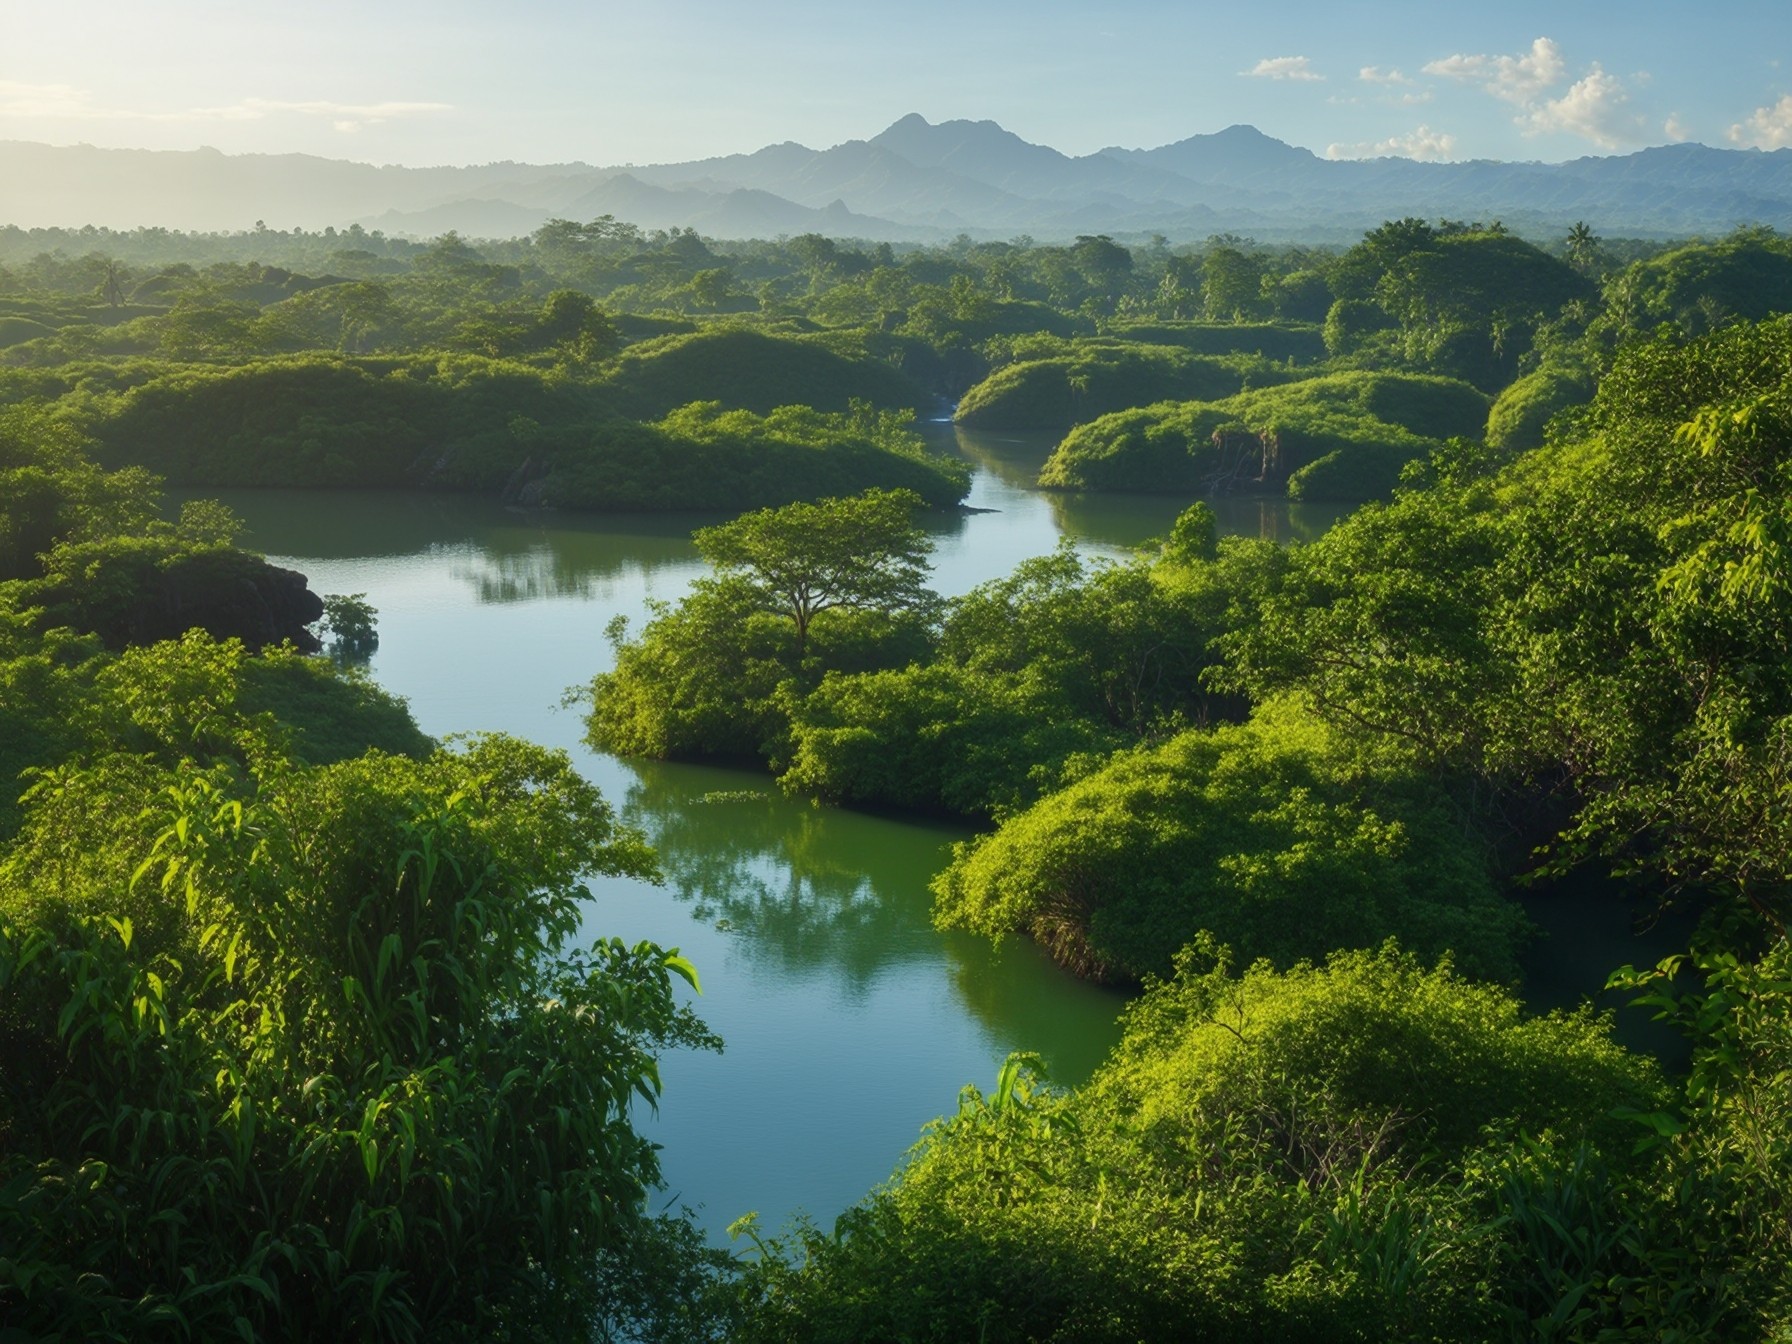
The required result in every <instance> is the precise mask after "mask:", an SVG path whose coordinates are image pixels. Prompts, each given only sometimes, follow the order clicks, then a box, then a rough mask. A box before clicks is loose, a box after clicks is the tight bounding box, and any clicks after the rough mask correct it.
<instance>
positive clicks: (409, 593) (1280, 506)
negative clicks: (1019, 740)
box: [207, 425, 1338, 1239]
mask: <svg viewBox="0 0 1792 1344" xmlns="http://www.w3.org/2000/svg"><path fill="white" fill-rule="evenodd" d="M933 431H934V433H935V434H936V436H937V437H938V439H939V441H940V443H941V445H942V446H943V447H946V448H948V449H949V450H951V451H956V452H959V453H961V454H963V455H964V456H965V457H966V458H967V459H968V460H969V461H970V462H971V463H972V465H973V467H974V469H975V477H974V483H973V488H972V493H971V496H970V499H969V501H968V502H969V505H970V506H971V508H972V509H973V510H978V511H977V512H967V513H966V514H964V515H962V516H957V517H952V518H947V519H941V520H937V521H936V522H935V524H934V528H935V531H936V551H935V566H936V567H935V575H934V586H935V587H936V588H937V589H938V590H939V591H940V592H942V593H945V594H948V595H952V594H957V593H962V592H964V591H965V590H967V589H969V588H971V587H972V586H974V585H975V584H977V583H980V582H983V581H984V580H986V579H991V578H995V577H998V576H1000V575H1003V574H1006V573H1008V572H1009V571H1010V570H1011V569H1012V568H1013V567H1014V565H1015V564H1016V563H1017V562H1018V561H1020V560H1022V559H1025V558H1026V557H1028V556H1033V555H1041V554H1045V553H1047V552H1049V551H1051V550H1052V549H1053V548H1054V547H1055V546H1056V545H1057V544H1058V540H1059V538H1060V537H1061V536H1069V537H1071V538H1072V539H1073V540H1074V541H1075V543H1076V544H1077V545H1078V547H1079V548H1080V549H1082V550H1083V551H1085V552H1087V553H1090V554H1095V555H1116V556H1117V555H1122V554H1124V553H1126V551H1127V550H1128V549H1129V548H1131V547H1133V546H1136V545H1137V544H1138V543H1140V542H1141V541H1143V540H1145V539H1146V538H1148V537H1152V536H1161V535H1163V534H1164V533H1166V532H1167V531H1168V529H1169V526H1170V523H1171V521H1172V520H1173V518H1174V517H1175V515H1176V513H1177V510H1178V508H1179V507H1180V502H1179V501H1174V500H1160V499H1153V498H1143V497H1105V498H1099V497H1082V498H1078V497H1066V496H1048V495H1043V494H1040V493H1038V492H1036V491H1034V490H1032V489H1030V488H1029V487H1030V482H1031V480H1032V479H1033V476H1034V474H1035V473H1036V472H1037V470H1038V467H1039V464H1040V463H1041V462H1042V460H1043V458H1044V455H1045V454H1046V452H1047V451H1049V447H1050V445H1049V443H1048V442H1046V441H1045V440H1043V439H1040V438H1037V437H1032V438H1028V437H1021V436H996V435H988V434H979V435H973V434H970V433H968V432H964V431H956V430H954V429H953V428H952V427H950V426H946V425H940V426H935V427H933ZM207 493H212V494H216V493H218V492H207ZM222 498H224V500H225V502H227V503H228V504H230V505H231V507H233V508H234V509H236V510H237V512H238V513H239V514H241V515H242V516H243V518H244V519H245V520H246V521H247V523H248V524H249V527H250V533H249V535H248V536H247V537H246V538H245V544H246V545H249V546H251V547H254V548H255V549H258V550H261V551H263V552H265V553H267V554H268V555H269V557H270V558H272V559H273V560H274V561H275V562H276V563H278V564H283V565H288V566H290V567H292V568H295V569H299V570H302V571H303V572H304V573H306V574H307V575H309V577H310V580H311V586H312V588H313V589H314V590H315V591H318V592H323V593H365V594H366V595H367V598H368V600H369V601H370V602H371V603H372V604H373V605H374V606H375V607H376V608H377V609H378V611H379V630H380V647H379V650H378V652H377V654H376V655H375V656H374V658H373V660H372V665H371V671H372V673H373V675H374V676H375V677H376V678H377V679H378V680H379V681H380V682H381V683H382V684H383V685H385V686H386V687H388V688H389V689H391V690H392V691H395V692H397V693H398V694H400V695H403V696H404V697H406V698H407V699H408V700H409V702H410V705H411V709H412V711H413V712H414V714H415V715H416V717H417V720H418V722H419V723H420V724H421V725H422V727H423V729H424V730H425V731H426V732H429V733H432V734H435V735H438V736H444V735H447V734H451V733H461V732H479V731H502V732H507V733H513V734H517V735H519V736H522V737H526V738H529V739H531V740H534V741H537V742H542V743H546V744H548V745H552V746H556V747H562V748H564V749H566V750H567V751H569V752H570V753H572V755H573V757H574V758H575V760H576V761H577V762H578V763H579V766H580V768H581V769H582V770H584V771H585V772H586V773H587V775H588V776H589V777H590V778H591V779H592V780H593V781H594V782H595V783H596V784H597V785H598V786H599V787H600V788H601V789H602V790H603V792H604V794H605V796H606V797H607V798H609V799H610V800H611V802H612V803H613V804H614V805H615V807H616V808H617V810H618V811H619V812H620V814H621V815H622V817H623V818H624V819H625V820H626V821H628V822H629V823H631V824H633V825H635V826H638V827H639V828H640V829H641V830H643V831H644V832H645V833H646V835H647V837H648V839H649V840H650V841H651V842H652V844H653V845H654V847H655V848H656V850H657V851H658V853H659V856H660V861H661V865H662V867H663V869H664V872H665V878H666V881H665V883H664V884H663V885H661V886H651V885H647V884H644V883H639V882H635V881H624V880H616V879H608V880H598V881H596V882H595V883H594V884H593V887H592V893H593V899H592V902H591V906H590V911H589V916H588V920H587V930H588V932H589V934H590V935H592V936H598V935H605V936H610V935H618V936H621V937H623V938H626V939H629V940H631V941H632V940H635V939H643V938H646V939H653V940H654V941H656V942H659V943H662V944H664V945H666V946H669V947H678V948H680V949H681V950H682V951H683V952H684V953H685V955H686V956H688V957H690V958H691V959H692V960H693V961H694V962H695V963H696V965H697V967H698V970H699V972H700V974H701V976H702V982H703V994H702V996H701V998H699V999H697V1000H696V1001H695V1003H696V1007H697V1009H698V1011H699V1012H700V1013H701V1015H702V1016H703V1018H704V1019H705V1021H706V1022H708V1024H709V1025H710V1026H711V1027H712V1028H713V1029H714V1030H715V1031H717V1032H718V1033H720V1035H721V1036H722V1037H723V1039H724V1041H725V1042H726V1048H725V1050H724V1052H723V1053H721V1054H719V1055H717V1054H710V1053H694V1052H692V1053H683V1052H681V1053H676V1054H673V1055H671V1056H669V1057H668V1058H666V1059H665V1060H664V1061H663V1063H662V1075H663V1081H664V1094H663V1096H662V1098H661V1104H660V1108H659V1110H658V1113H657V1114H654V1115H644V1116H642V1117H640V1118H639V1123H640V1124H641V1125H642V1127H643V1128H644V1130H645V1131H646V1132H647V1133H648V1134H650V1135H651V1136H652V1137H653V1138H654V1139H655V1140H656V1141H657V1142H659V1143H661V1144H662V1145H664V1152H663V1154H662V1158H663V1162H664V1170H665V1176H666V1180H667V1185H668V1189H667V1192H666V1195H665V1199H666V1202H667V1204H668V1205H671V1206H676V1205H679V1204H684V1205H689V1206H691V1207H693V1208H695V1209H696V1210H697V1211H698V1213H699V1217H700V1219H701V1221H702V1223H703V1225H704V1226H705V1227H706V1228H708V1229H709V1231H710V1233H711V1234H712V1236H715V1237H716V1238H718V1239H720V1238H721V1237H722V1236H723V1229H725V1228H726V1226H727V1225H728V1223H730V1222H731V1221H733V1220H734V1219H735V1218H737V1217H739V1216H740V1215H742V1214H744V1213H746V1212H748V1211H756V1212H757V1213H758V1214H759V1216H760V1220H761V1224H762V1226H766V1227H769V1228H773V1229H775V1228H777V1227H779V1226H780V1225H782V1224H783V1223H784V1222H785V1220H786V1219H787V1218H788V1217H789V1216H790V1215H792V1214H793V1213H795V1212H797V1211H798V1210H805V1211H807V1212H808V1213H809V1214H810V1215H811V1216H813V1217H814V1218H816V1219H817V1220H818V1221H820V1222H822V1223H823V1224H827V1223H829V1222H831V1220H832V1218H833V1217H834V1216H835V1215H836V1214H838V1213H839V1212H840V1211H841V1210H842V1209H844V1208H845V1207H846V1206H847V1205H849V1204H851V1203H852V1202H853V1201H855V1200H856V1199H858V1198H859V1197H860V1196H862V1195H863V1194H864V1193H865V1192H866V1191H867V1190H869V1189H870V1188H871V1187H873V1186H874V1185H876V1184H877V1183H879V1182H880V1181H882V1180H884V1179H885V1178H886V1177H887V1176H888V1175H889V1174H890V1173H891V1171H892V1170H893V1168H894V1167H895V1166H896V1164H897V1163H898V1162H899V1161H900V1159H901V1156H902V1154H903V1153H904V1151H905V1150H906V1149H907V1148H908V1147H909V1146H910V1145H911V1144H912V1143H913V1142H914V1141H915V1140H916V1138H917V1137H918V1136H919V1134H920V1132H921V1129H922V1127H923V1126H924V1125H925V1124H926V1123H927V1121H928V1120H930V1119H931V1118H933V1117H935V1116H937V1115H940V1114H941V1113H943V1112H947V1111H950V1110H951V1109H952V1108H953V1107H954V1105H955V1104H956V1097H957V1094H958V1092H959V1090H960V1089H961V1088H962V1087H963V1086H964V1085H965V1084H967V1083H976V1084H978V1085H980V1086H984V1087H987V1086H988V1085H990V1084H991V1083H992V1082H993V1080H994V1077H995V1073H996V1070H997V1067H998V1066H999V1064H1000V1062H1001V1060H1002V1059H1003V1058H1004V1057H1005V1056H1006V1055H1007V1054H1008V1053H1009V1052H1010V1051H1014V1050H1031V1051H1036V1052H1038V1053H1039V1054H1040V1055H1042V1056H1043V1057H1044V1058H1045V1060H1046V1061H1047V1063H1048V1066H1049V1069H1050V1073H1051V1076H1052V1078H1053V1079H1054V1080H1055V1081H1058V1082H1061V1083H1067V1084H1071V1083H1076V1082H1079V1081H1080V1080H1082V1079H1084V1078H1085V1077H1087V1076H1088V1074H1089V1073H1090V1071H1091V1070H1092V1069H1093V1068H1094V1066H1095V1065H1096V1063H1097V1062H1098V1061H1099V1060H1100V1058H1101V1057H1102V1055H1103V1054H1104V1053H1105V1052H1106V1051H1107V1049H1108V1048H1109V1046H1110V1045H1111V1044H1112V1043H1113V1042H1114V1040H1115V1039H1116V1038H1117V1036H1118V1027H1117V1025H1116V1021H1115V1019H1116V1014H1117V1013H1118V1012H1119V1010H1120V1008H1121V1007H1122V1006H1123V1002H1124V1001H1123V999H1122V998H1121V997H1119V996H1117V995H1115V994H1113V993H1110V992H1107V991H1103V990H1099V989H1095V988H1091V987H1090V986H1088V985H1085V984H1082V983H1080V982H1078V981H1075V980H1073V979H1071V978H1069V977H1068V976H1066V975H1064V974H1062V973H1061V972H1059V971H1058V970H1057V969H1056V968H1055V967H1053V966H1051V965H1050V964H1048V963H1047V962H1045V961H1044V959H1043V958H1042V957H1041V956H1040V955H1039V954H1038V952H1037V951H1036V950H1035V949H1034V948H1033V947H1032V946H1031V945H1030V944H1028V943H1025V942H1018V941H1017V942H1011V943H1009V944H1007V945H1005V946H1003V947H1002V948H1001V949H999V950H998V949H993V948H991V947H990V946H989V945H988V944H986V943H984V942H982V941H980V940H978V939H975V938H971V937H967V936H963V935H951V934H941V933H939V932H936V931H935V930H934V929H933V928H932V926H931V925H930V923H929V920H928V907H929V895H928V890H927V883H928V879H929V878H930V877H931V876H932V874H933V873H934V872H936V871H937V870H938V869H939V868H940V867H941V866H942V863H943V861H944V856H945V855H946V853H947V851H948V849H949V847H950V845H951V844H952V843H953V842H954V841H956V840H960V839H963V838H964V837H965V836H966V835H968V834H969V832H968V831H967V830H966V829H964V828H962V827H956V826H952V825H948V824H942V823H938V822H933V821H918V820H915V819H912V818H898V817H887V816H879V815H871V814H868V813H864V812H853V811H843V810H838V809H832V808H823V807H817V806H813V805H811V804H809V803H807V802H804V801H801V800H795V799H790V798H786V797H784V796H782V795H781V794H780V793H779V792H778V790H777V788H776V787H775V785H772V784H771V783H770V781H769V780H767V779H766V777H764V776H763V775H760V774H757V773H754V772H751V771H745V770H734V769H718V768H711V767H701V766H688V765H665V764H657V763H641V762H625V761H621V760H617V759H615V758H613V757H608V756H602V755H598V754H596V753H593V752H592V751H590V750H589V749H588V748H587V747H585V746H584V745H583V744H582V743H581V742H580V722H579V716H578V712H577V711H576V710H573V709H563V708H561V707H560V702H561V699H562V696H563V693H564V692H565V691H566V690H567V688H569V687H572V686H577V685H582V684H583V683H585V682H587V681H588V680H589V679H590V677H591V676H592V674H593V673H594V672H597V671H599V670H600V669H603V668H606V667H608V666H609V665H610V663H611V651H610V648H609V646H608V644H607V643H606V641H605V638H604V634H603V631H604V627H605V625H606V623H607V622H609V621H610V619H611V618H612V617H613V616H615V615H618V614H620V615H625V616H627V617H629V619H630V620H631V622H633V623H634V624H635V625H636V627H637V628H638V626H639V623H640V622H641V620H642V619H643V618H644V616H645V614H646V612H647V604H648V602H649V601H650V600H653V599H658V600H661V601H668V602H669V601H676V600H677V598H678V597H679V595H680V594H681V593H682V592H683V591H684V590H685V588H686V587H687V585H688V584H689V583H690V582H691V580H692V579H693V578H695V577H697V576H698V575H700V574H701V573H702V572H703V565H702V562H701V561H700V560H699V558H698V557H697V555H696V553H695V551H694V549H693V548H692V546H691V544H690V541H689V533H690V531H691V529H692V528H693V527H696V526H700V525H702V524H704V523H708V522H712V521H715V519H714V517H713V516H712V515H678V516H666V515H660V516H642V515H626V516H598V515H576V514H534V515H524V514H519V513H515V512H512V511H508V510H506V509H504V508H502V507H501V506H499V505H497V504H495V503H491V502H488V501H482V500H474V499H466V498H461V497H453V496H435V495H399V494H375V493H353V492H350V493H344V492H313V491H253V492H251V491H230V492H223V494H222ZM1220 506H1221V526H1222V530H1224V531H1226V532H1230V533H1248V534H1252V535H1264V536H1270V537H1274V538H1276V539H1278V540H1289V539H1307V538H1311V537H1313V536H1316V535H1317V534H1318V533H1319V532H1321V531H1322V530H1323V529H1324V528H1325V527H1326V526H1328V525H1329V524H1330V523H1331V521H1332V520H1333V518H1334V517H1335V516H1336V514H1337V512H1338V510H1337V508H1335V507H1331V506H1318V507H1306V508H1303V507H1302V506H1299V505H1290V504H1289V503H1287V502H1285V501H1276V500H1257V499H1230V500H1222V501H1220Z"/></svg>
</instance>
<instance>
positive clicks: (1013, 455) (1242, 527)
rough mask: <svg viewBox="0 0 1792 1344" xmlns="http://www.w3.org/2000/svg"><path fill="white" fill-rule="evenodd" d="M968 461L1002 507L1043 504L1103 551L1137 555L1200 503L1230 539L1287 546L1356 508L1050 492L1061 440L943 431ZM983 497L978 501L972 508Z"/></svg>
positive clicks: (1059, 526)
mask: <svg viewBox="0 0 1792 1344" xmlns="http://www.w3.org/2000/svg"><path fill="white" fill-rule="evenodd" d="M933 432H934V433H935V434H936V435H941V436H945V435H949V436H950V438H949V440H947V441H948V442H949V443H950V444H951V446H952V447H953V448H954V450H955V451H956V452H957V453H958V454H959V456H961V457H963V458H964V459H965V460H966V461H967V462H970V463H971V464H972V465H973V466H975V467H977V468H978V469H979V478H978V479H979V482H980V483H985V484H984V488H985V489H989V488H991V487H992V486H994V487H997V488H998V489H999V493H1000V494H1001V495H1002V496H1004V498H1003V499H1002V500H1001V502H1000V503H999V504H997V507H1002V506H1004V505H1005V506H1007V507H1013V506H1014V505H1015V504H1016V503H1017V502H1019V501H1022V500H1033V501H1043V502H1044V504H1045V506H1046V508H1047V509H1048V510H1049V513H1050V521H1051V526H1052V527H1053V528H1054V529H1055V530H1056V531H1059V532H1062V533H1063V534H1065V535H1066V536H1071V537H1075V538H1077V539H1078V540H1080V541H1083V542H1087V543H1093V544H1094V545H1095V546H1097V547H1100V548H1104V549H1109V550H1114V551H1130V550H1132V549H1133V548H1135V547H1138V546H1142V545H1144V544H1145V543H1146V542H1148V541H1153V540H1156V539H1158V538H1161V537H1164V536H1167V535H1169V531H1170V526H1171V524H1172V523H1174V522H1175V521H1176V515H1177V514H1179V513H1181V512H1182V511H1183V510H1184V509H1186V508H1187V507H1188V506H1189V505H1190V504H1192V503H1193V502H1194V501H1195V500H1197V499H1203V498H1204V499H1205V500H1206V501H1207V504H1208V506H1209V507H1210V508H1212V509H1213V511H1214V514H1215V515H1216V517H1217V518H1218V521H1219V530H1220V535H1221V536H1223V537H1261V538H1262V539H1263V540H1265V541H1274V542H1281V543H1287V542H1291V541H1299V542H1308V541H1313V540H1316V539H1317V538H1318V537H1319V536H1321V535H1322V534H1323V533H1324V532H1325V531H1326V529H1328V528H1329V527H1331V525H1332V524H1333V523H1335V522H1337V521H1338V519H1340V518H1342V517H1344V516H1345V515H1346V514H1347V513H1349V512H1350V511H1351V510H1352V509H1353V508H1354V507H1355V506H1354V505H1351V504H1339V503H1331V502H1319V503H1303V502H1301V501H1298V500H1291V499H1288V498H1286V497H1285V496H1281V495H1207V496H1203V495H1198V494H1192V493H1191V494H1185V495H1145V494H1089V493H1077V492H1066V491H1050V492H1042V491H1040V490H1038V489H1037V487H1036V486H1035V482H1036V481H1037V480H1038V478H1039V470H1040V468H1041V467H1043V466H1044V465H1045V462H1046V459H1047V458H1049V457H1050V456H1051V454H1052V450H1053V449H1054V448H1055V447H1057V443H1058V436H1057V435H1055V434H1049V433H1023V432H1018V431H1011V432H1007V433H992V432H989V431H977V430H969V429H963V428H960V427H958V426H956V425H948V426H944V427H935V429H934V431H933ZM976 502H977V500H976V499H975V498H973V500H972V503H976Z"/></svg>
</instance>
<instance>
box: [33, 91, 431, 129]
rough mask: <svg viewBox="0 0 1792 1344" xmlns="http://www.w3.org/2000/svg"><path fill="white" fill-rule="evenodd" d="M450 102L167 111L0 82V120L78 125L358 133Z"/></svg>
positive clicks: (243, 104) (282, 103)
mask: <svg viewBox="0 0 1792 1344" xmlns="http://www.w3.org/2000/svg"><path fill="white" fill-rule="evenodd" d="M451 108H452V104H449V103H414V102H399V101H387V102H379V103H338V102H332V101H329V100H327V99H305V100H299V101H291V100H285V99H278V98H244V99H241V100H240V101H238V102H234V103H227V104H224V105H223V106H220V107H189V108H182V109H177V110H172V111H150V110H146V109H141V108H125V107H107V106H105V105H104V104H101V103H97V102H95V101H94V97H93V94H92V92H91V91H89V90H87V89H81V88H76V87H75V86H74V85H72V84H25V83H20V82H18V81H16V80H0V117H17V118H20V119H23V120H52V119H65V120H77V121H164V122H170V121H173V122H178V121H261V120H264V119H265V118H267V117H272V116H300V117H320V118H323V119H324V120H327V121H329V122H330V123H331V125H333V126H334V127H335V128H336V129H337V130H339V131H347V132H352V131H358V130H360V129H361V127H363V126H377V125H379V124H380V123H381V122H383V121H390V120H392V119H393V118H395V117H410V116H420V115H427V114H429V113H432V112H447V111H449V110H451Z"/></svg>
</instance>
